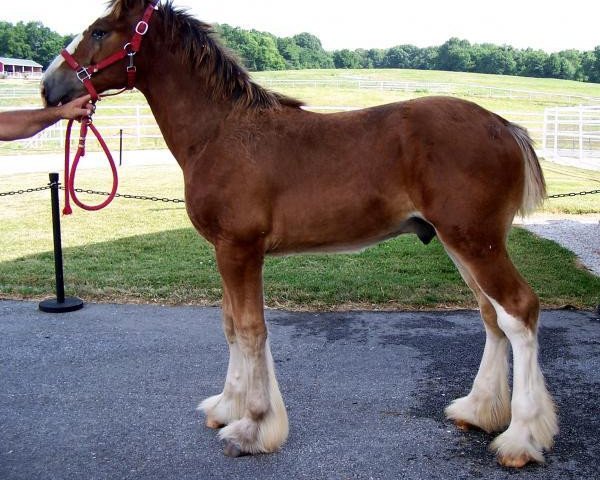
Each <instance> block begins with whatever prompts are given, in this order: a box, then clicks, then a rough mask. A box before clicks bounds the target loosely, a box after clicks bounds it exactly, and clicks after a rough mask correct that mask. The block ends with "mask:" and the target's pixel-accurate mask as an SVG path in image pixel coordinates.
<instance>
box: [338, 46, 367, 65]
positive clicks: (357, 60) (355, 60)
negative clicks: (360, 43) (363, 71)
mask: <svg viewBox="0 0 600 480" xmlns="http://www.w3.org/2000/svg"><path fill="white" fill-rule="evenodd" d="M362 60H363V59H362V56H361V55H360V53H358V52H351V51H350V50H348V49H344V50H337V51H335V52H333V63H334V65H335V68H361V67H362Z"/></svg>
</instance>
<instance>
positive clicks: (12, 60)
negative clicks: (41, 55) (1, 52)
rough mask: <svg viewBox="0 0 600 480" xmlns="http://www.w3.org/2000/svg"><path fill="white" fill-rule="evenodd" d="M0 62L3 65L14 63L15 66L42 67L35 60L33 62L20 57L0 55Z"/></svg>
mask: <svg viewBox="0 0 600 480" xmlns="http://www.w3.org/2000/svg"><path fill="white" fill-rule="evenodd" d="M0 63H3V64H4V65H15V66H17V67H39V68H43V67H42V65H40V64H39V63H37V62H34V61H33V60H23V59H20V58H7V57H0Z"/></svg>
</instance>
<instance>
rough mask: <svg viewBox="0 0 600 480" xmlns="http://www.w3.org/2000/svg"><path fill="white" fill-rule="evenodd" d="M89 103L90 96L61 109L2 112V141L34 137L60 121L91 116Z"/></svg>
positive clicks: (0, 131) (0, 124)
mask: <svg viewBox="0 0 600 480" xmlns="http://www.w3.org/2000/svg"><path fill="white" fill-rule="evenodd" d="M89 101H90V96H89V95H85V96H83V97H80V98H76V99H75V100H72V101H70V102H69V103H66V104H64V105H60V106H59V107H47V108H40V109H37V110H15V111H11V112H0V140H19V139H21V138H27V137H32V136H33V135H35V134H36V133H38V132H41V131H42V130H43V129H44V128H48V127H49V126H50V125H52V124H54V123H56V122H58V121H59V120H63V119H79V118H81V117H84V116H86V115H89V114H90V113H91V112H92V109H93V106H92V104H90V103H88V102H89Z"/></svg>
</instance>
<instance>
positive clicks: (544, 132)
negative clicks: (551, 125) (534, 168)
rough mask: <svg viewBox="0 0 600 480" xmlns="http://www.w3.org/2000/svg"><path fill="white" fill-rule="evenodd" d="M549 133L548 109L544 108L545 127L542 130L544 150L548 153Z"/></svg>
mask: <svg viewBox="0 0 600 480" xmlns="http://www.w3.org/2000/svg"><path fill="white" fill-rule="evenodd" d="M547 134H548V109H547V108H544V127H543V130H542V150H543V152H544V154H545V153H546V148H547V146H548V143H547V142H546V135H547Z"/></svg>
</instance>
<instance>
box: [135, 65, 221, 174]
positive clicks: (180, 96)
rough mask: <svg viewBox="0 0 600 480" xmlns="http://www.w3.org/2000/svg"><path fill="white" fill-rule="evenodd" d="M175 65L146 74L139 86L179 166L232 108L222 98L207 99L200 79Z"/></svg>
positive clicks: (208, 97)
mask: <svg viewBox="0 0 600 480" xmlns="http://www.w3.org/2000/svg"><path fill="white" fill-rule="evenodd" d="M177 67H179V68H177ZM177 67H174V68H167V69H161V71H160V72H155V73H153V74H152V75H149V76H148V77H147V78H146V79H145V81H144V82H143V83H141V84H140V86H139V88H140V90H141V91H142V93H143V94H144V95H145V97H146V100H147V101H148V104H149V105H150V108H151V109H152V113H153V114H154V117H155V119H156V122H157V123H158V126H159V127H160V130H161V132H162V134H163V137H164V139H165V142H166V143H167V146H168V147H169V149H170V150H171V152H172V153H173V155H174V156H175V158H176V159H177V161H178V162H179V164H180V165H181V167H182V168H183V167H184V165H185V164H186V162H187V161H188V160H189V157H190V155H192V154H193V153H194V152H198V151H201V150H203V149H204V147H205V146H206V145H207V144H208V143H209V142H210V140H211V139H212V138H213V137H214V135H215V134H216V132H217V130H218V128H219V125H221V124H222V123H223V119H224V118H225V117H227V116H228V115H230V114H231V111H232V107H231V105H230V104H229V103H228V102H226V101H222V102H216V101H214V100H211V95H210V94H209V92H205V91H203V88H202V84H201V82H199V81H198V80H197V79H194V78H193V77H192V76H190V74H189V73H188V72H183V71H181V70H182V68H181V67H180V66H177Z"/></svg>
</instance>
